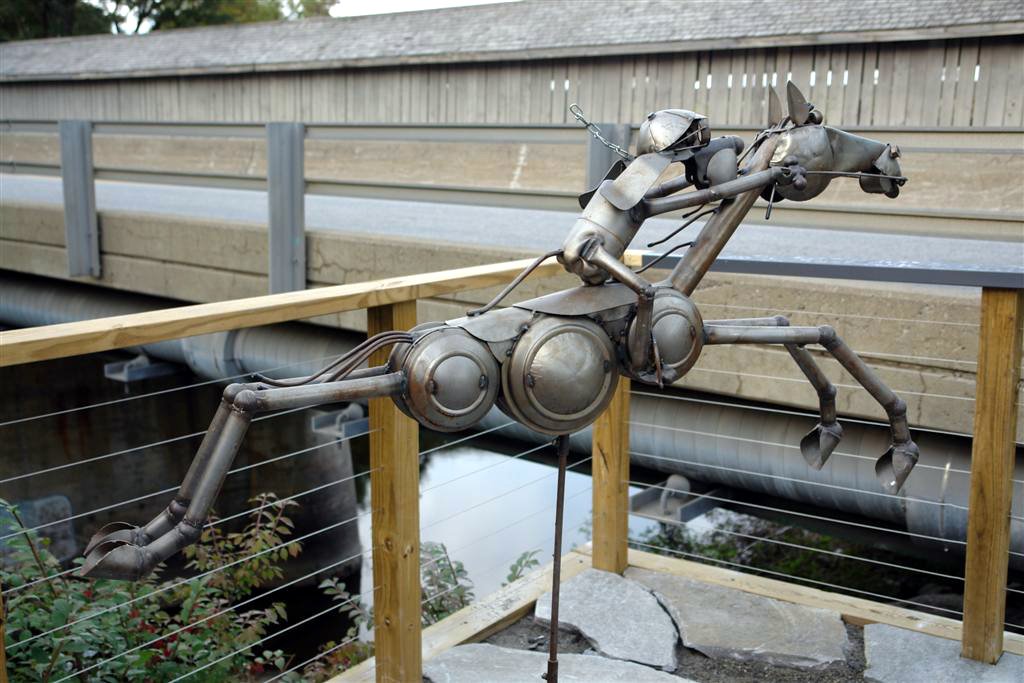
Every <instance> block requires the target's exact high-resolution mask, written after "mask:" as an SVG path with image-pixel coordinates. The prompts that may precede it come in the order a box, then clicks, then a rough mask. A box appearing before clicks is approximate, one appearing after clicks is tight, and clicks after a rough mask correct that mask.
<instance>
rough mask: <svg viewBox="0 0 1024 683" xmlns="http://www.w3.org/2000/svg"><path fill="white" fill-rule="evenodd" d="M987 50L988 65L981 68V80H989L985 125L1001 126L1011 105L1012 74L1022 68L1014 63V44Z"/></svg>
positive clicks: (1000, 44)
mask: <svg viewBox="0 0 1024 683" xmlns="http://www.w3.org/2000/svg"><path fill="white" fill-rule="evenodd" d="M987 48H988V49H986V50H985V51H984V52H983V54H988V55H989V59H988V63H987V64H982V66H981V78H982V79H988V102H987V103H986V105H985V119H984V121H983V123H984V125H986V126H1001V125H1003V115H1004V112H1005V111H1006V108H1007V105H1008V104H1009V98H1010V96H1009V92H1008V90H1009V88H1010V72H1011V71H1013V70H1014V67H1016V69H1018V70H1019V69H1020V68H1021V67H1020V65H1019V64H1016V65H1015V64H1014V63H1013V62H1014V59H1013V55H1014V52H1015V50H1014V48H1013V45H1012V44H1010V43H1004V42H999V43H994V44H991V45H989V46H987ZM986 67H988V68H987V70H986ZM975 125H977V123H976V124H975Z"/></svg>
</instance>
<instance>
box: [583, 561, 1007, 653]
mask: <svg viewBox="0 0 1024 683" xmlns="http://www.w3.org/2000/svg"><path fill="white" fill-rule="evenodd" d="M577 552H579V553H582V554H589V553H590V552H592V551H591V550H590V548H589V547H586V546H584V547H581V548H578V549H577ZM629 566H630V567H637V568H639V569H649V570H651V571H656V572H662V573H665V574H672V575H675V576H682V577H685V578H688V579H692V580H694V581H702V582H704V583H709V584H712V585H715V586H724V587H726V588H735V589H736V590H741V591H744V592H746V593H753V594H754V595H761V596H763V597H766V598H774V599H776V600H783V601H785V602H792V603H794V604H797V605H806V606H808V607H818V608H821V609H827V610H831V611H833V612H838V613H839V614H840V615H841V616H842V617H843V619H844V620H846V621H847V622H850V623H856V624H861V625H863V624H889V625H890V626H898V627H900V628H905V629H908V630H911V631H917V632H919V633H927V634H929V635H933V636H938V637H940V638H946V639H948V640H959V639H960V633H961V624H960V622H959V621H957V620H955V619H949V618H947V617H939V616H933V615H931V614H926V613H924V612H918V611H915V610H910V609H906V608H904V607H897V606H895V605H886V604H884V603H881V602H875V601H873V600H867V599H864V598H858V597H853V596H850V595H843V594H840V593H831V592H829V591H823V590H821V589H818V588H811V587H809V586H801V585H798V584H796V583H790V582H788V581H780V580H778V579H770V578H767V577H763V576H754V575H753V574H747V573H745V572H739V571H734V570H732V569H725V568H724V567H715V566H712V565H709V564H704V563H701V562H693V561H690V560H684V559H681V558H678V557H666V556H665V555H656V554H654V553H647V552H643V551H640V550H635V549H633V548H630V550H629ZM1004 647H1005V651H1006V652H1010V653H1012V654H1017V655H1024V636H1022V635H1018V634H1015V633H1007V634H1006V638H1005V641H1004Z"/></svg>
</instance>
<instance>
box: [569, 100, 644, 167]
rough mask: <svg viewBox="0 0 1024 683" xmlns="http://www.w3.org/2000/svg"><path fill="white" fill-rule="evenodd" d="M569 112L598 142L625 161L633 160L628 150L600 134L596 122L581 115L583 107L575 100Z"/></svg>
mask: <svg viewBox="0 0 1024 683" xmlns="http://www.w3.org/2000/svg"><path fill="white" fill-rule="evenodd" d="M569 113H570V114H572V115H573V117H575V119H576V120H577V121H579V122H580V123H582V124H583V126H584V127H585V128H586V129H587V132H589V133H590V134H591V135H592V136H593V137H594V139H595V140H597V141H598V142H600V143H601V144H602V145H604V146H605V147H607V148H608V149H610V150H611V151H613V152H615V153H616V154H618V155H619V156H620V157H622V158H623V159H625V160H626V161H627V162H630V161H633V159H635V158H636V157H634V156H633V155H632V154H630V153H629V150H627V149H623V148H622V147H620V146H618V145H616V144H615V143H614V142H612V141H611V140H608V139H607V138H605V137H604V136H603V135H601V129H600V128H598V127H597V125H596V124H593V123H591V122H590V121H588V120H587V118H586V116H584V115H583V109H582V108H581V107H580V105H578V104H576V103H575V102H574V103H572V104H570V105H569Z"/></svg>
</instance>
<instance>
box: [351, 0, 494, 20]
mask: <svg viewBox="0 0 1024 683" xmlns="http://www.w3.org/2000/svg"><path fill="white" fill-rule="evenodd" d="M508 1H509V0H341V2H339V3H338V4H337V5H335V6H334V7H332V8H331V16H332V17H354V16H359V15H363V14H390V13H392V12H412V11H414V10H421V9H438V8H439V7H461V6H463V5H491V4H494V3H496V2H508Z"/></svg>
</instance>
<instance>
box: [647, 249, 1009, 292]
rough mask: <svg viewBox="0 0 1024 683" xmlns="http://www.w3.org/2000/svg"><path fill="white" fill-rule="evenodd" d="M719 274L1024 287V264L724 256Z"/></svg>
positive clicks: (668, 263)
mask: <svg viewBox="0 0 1024 683" xmlns="http://www.w3.org/2000/svg"><path fill="white" fill-rule="evenodd" d="M681 258H682V257H680V256H666V257H665V258H659V257H658V255H657V254H653V253H650V252H644V253H643V254H642V255H641V257H640V259H641V260H640V262H641V264H642V265H645V266H646V265H648V264H650V263H651V262H653V261H655V260H657V261H658V262H659V263H661V264H663V265H662V267H663V268H672V267H674V266H675V265H676V264H677V263H678V262H679V260H680V259H681ZM711 270H713V271H715V272H719V273H743V274H747V275H778V276H782V277H817V278H827V279H831V280H863V281H869V282H903V283H908V284H918V285H947V286H951V287H981V288H990V287H991V288H997V289H1012V290H1018V289H1024V263H1022V264H1021V265H1020V266H1019V267H1017V268H1012V269H1010V268H1008V269H1005V270H998V269H990V268H985V269H982V268H967V267H964V266H962V265H959V264H950V263H920V262H906V263H878V262H868V261H854V260H845V261H841V262H840V261H823V260H820V261H819V260H814V259H790V260H783V259H772V260H765V259H747V258H729V257H720V258H719V259H717V260H716V261H715V262H714V264H712V266H711Z"/></svg>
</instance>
